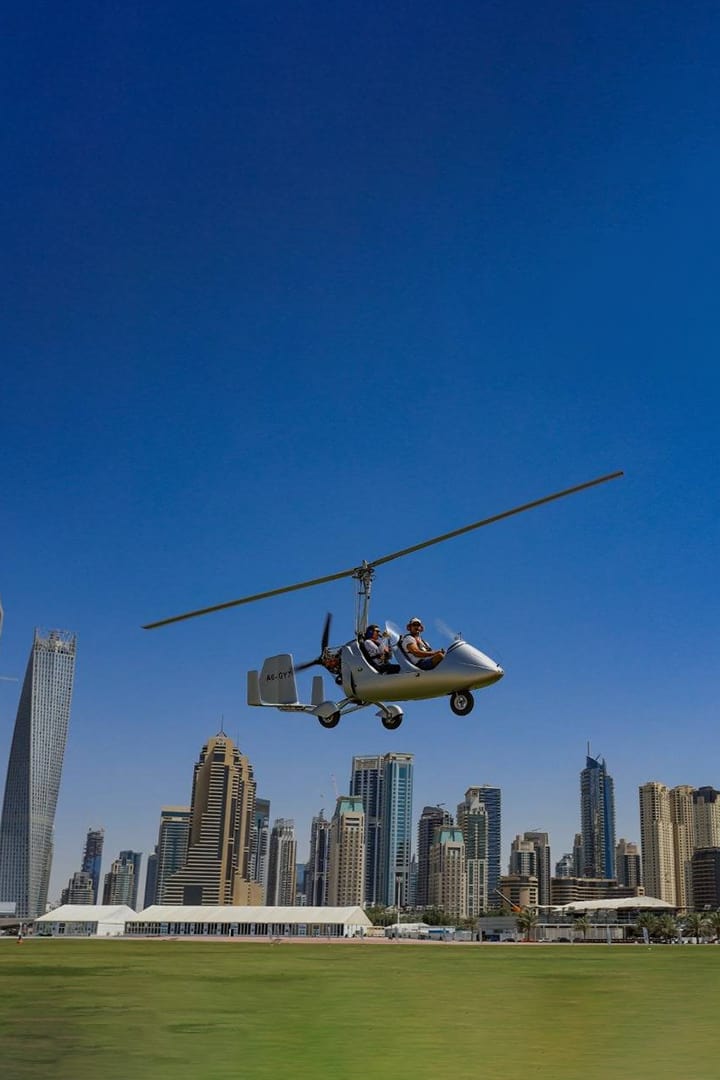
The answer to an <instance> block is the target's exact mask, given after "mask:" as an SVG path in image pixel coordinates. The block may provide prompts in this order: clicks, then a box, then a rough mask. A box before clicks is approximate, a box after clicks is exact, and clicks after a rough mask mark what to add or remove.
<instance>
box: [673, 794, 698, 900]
mask: <svg viewBox="0 0 720 1080" xmlns="http://www.w3.org/2000/svg"><path fill="white" fill-rule="evenodd" d="M693 795H694V788H692V787H690V785H689V784H680V785H679V786H678V787H674V788H671V790H670V820H671V821H672V834H673V857H674V859H675V901H674V903H675V906H676V907H677V908H678V910H679V911H692V907H693V896H692V857H693V851H694V849H695V813H694V801H693Z"/></svg>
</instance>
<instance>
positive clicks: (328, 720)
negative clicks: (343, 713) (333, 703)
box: [318, 712, 340, 728]
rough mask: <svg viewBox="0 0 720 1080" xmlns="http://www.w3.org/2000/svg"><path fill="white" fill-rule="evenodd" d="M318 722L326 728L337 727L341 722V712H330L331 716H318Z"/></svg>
mask: <svg viewBox="0 0 720 1080" xmlns="http://www.w3.org/2000/svg"><path fill="white" fill-rule="evenodd" d="M318 722H319V724H320V727H324V728H333V727H337V726H338V724H339V723H340V713H339V712H334V713H330V715H329V716H318Z"/></svg>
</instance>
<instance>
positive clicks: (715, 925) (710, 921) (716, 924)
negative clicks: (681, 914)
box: [706, 909, 720, 941]
mask: <svg viewBox="0 0 720 1080" xmlns="http://www.w3.org/2000/svg"><path fill="white" fill-rule="evenodd" d="M706 920H707V927H708V930H711V931H712V935H713V937H714V938H715V940H716V941H718V940H720V909H718V910H717V911H708V913H707V915H706Z"/></svg>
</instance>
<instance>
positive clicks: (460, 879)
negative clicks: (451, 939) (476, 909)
mask: <svg viewBox="0 0 720 1080" xmlns="http://www.w3.org/2000/svg"><path fill="white" fill-rule="evenodd" d="M429 898H430V905H431V906H432V907H438V908H440V909H441V910H442V911H444V912H445V913H446V914H447V915H449V916H451V917H452V918H455V919H464V918H465V917H466V916H467V876H466V871H465V840H464V839H463V833H462V829H460V828H458V827H457V826H453V825H444V826H441V828H439V829H438V830H437V831H436V833H435V840H434V842H433V845H432V847H431V848H430V887H429Z"/></svg>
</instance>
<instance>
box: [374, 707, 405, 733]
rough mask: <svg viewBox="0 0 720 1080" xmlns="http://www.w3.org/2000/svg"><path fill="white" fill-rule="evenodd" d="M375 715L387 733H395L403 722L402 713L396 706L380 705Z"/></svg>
mask: <svg viewBox="0 0 720 1080" xmlns="http://www.w3.org/2000/svg"><path fill="white" fill-rule="evenodd" d="M377 715H378V716H379V717H380V722H381V724H382V726H383V727H384V728H387V730H388V731H395V730H396V729H397V728H399V727H400V725H401V724H402V722H403V711H402V709H399V708H398V706H397V705H381V706H380V710H379V712H378V713H377Z"/></svg>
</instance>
